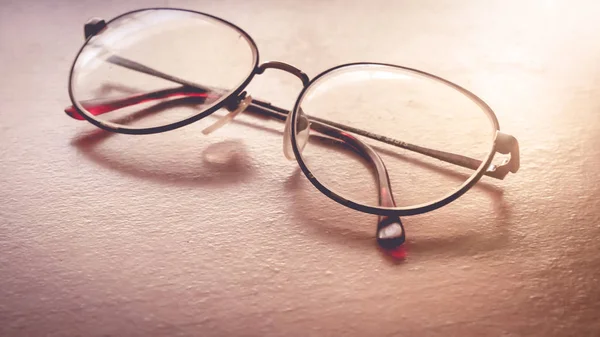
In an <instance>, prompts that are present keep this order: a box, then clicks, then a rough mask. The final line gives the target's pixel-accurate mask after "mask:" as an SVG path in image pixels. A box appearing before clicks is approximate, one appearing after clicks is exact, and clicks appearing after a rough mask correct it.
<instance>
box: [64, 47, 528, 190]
mask: <svg viewBox="0 0 600 337" xmlns="http://www.w3.org/2000/svg"><path fill="white" fill-rule="evenodd" d="M113 58H115V56H111V57H110V58H109V59H112V60H113V61H115V60H118V62H119V63H118V64H119V65H123V66H124V67H127V68H129V69H133V70H136V69H137V68H136V65H138V63H135V62H123V61H122V60H121V59H122V58H121V57H117V58H115V59H113ZM111 62H112V61H111ZM141 67H142V68H141V70H140V71H142V72H144V73H146V74H149V75H152V76H159V77H161V78H162V76H163V75H162V73H161V72H154V71H151V70H149V69H150V68H148V67H146V66H141ZM166 79H168V80H170V81H179V79H178V78H175V77H173V76H169V77H168V78H166ZM181 82H185V81H183V80H181ZM221 92H222V91H221ZM221 92H215V91H212V90H210V89H207V88H205V87H202V88H198V87H192V86H187V85H184V86H180V87H176V88H171V89H163V90H158V91H152V92H148V93H142V94H138V95H134V96H130V97H125V98H120V99H114V100H89V101H82V102H80V104H81V105H82V106H83V107H84V108H85V109H86V110H87V111H88V112H90V113H91V114H92V115H95V116H97V115H100V114H104V113H108V112H111V111H114V110H117V109H121V108H124V107H127V106H131V105H135V104H140V103H145V102H149V101H152V100H159V99H164V98H172V97H195V98H198V99H200V100H201V102H204V101H205V100H206V99H211V100H216V99H218V98H219V97H221V95H222V94H221ZM250 107H252V108H253V110H255V111H257V112H261V109H263V110H264V109H271V110H274V111H277V112H279V113H281V114H285V115H287V114H289V111H287V110H285V109H282V108H279V107H276V106H274V105H271V104H270V103H267V102H263V101H260V100H257V99H253V100H252V103H251V104H250ZM65 112H66V113H67V114H68V115H69V116H71V117H73V118H75V119H78V120H83V119H84V118H83V117H82V116H81V115H80V114H79V113H78V112H77V110H76V109H75V107H74V106H70V107H67V108H66V109H65ZM306 117H307V118H308V119H309V120H310V121H311V122H313V123H314V122H319V123H321V124H325V125H329V126H331V127H334V128H338V129H340V130H344V131H348V132H352V133H354V134H357V135H361V136H364V137H367V138H371V139H374V140H377V141H380V142H383V143H386V144H390V145H394V146H396V147H400V148H403V149H406V150H409V151H412V152H416V153H420V154H423V155H426V156H428V157H432V158H436V159H439V160H442V161H444V162H447V163H451V164H454V165H458V166H461V167H465V168H468V169H472V170H476V169H478V168H479V166H480V165H481V160H478V159H473V158H470V157H467V156H463V155H458V154H454V153H450V152H445V151H440V150H435V149H430V148H426V147H423V146H418V145H414V144H411V143H407V142H403V141H401V140H397V139H394V138H390V137H387V136H381V135H378V134H375V133H372V132H369V131H365V130H361V129H358V128H355V127H352V126H347V125H344V124H340V123H336V122H333V121H329V120H326V119H323V118H318V117H314V116H310V115H306ZM498 143H499V145H498V152H500V153H504V154H508V153H510V154H511V158H510V161H506V162H505V163H503V164H502V165H499V166H495V165H492V166H491V167H490V168H488V170H487V171H486V172H485V174H486V175H488V176H490V177H494V178H497V179H503V178H504V177H505V176H506V175H507V174H508V172H513V173H514V172H516V171H517V170H518V168H519V156H518V143H517V142H516V139H514V137H512V136H508V135H504V134H501V137H498Z"/></svg>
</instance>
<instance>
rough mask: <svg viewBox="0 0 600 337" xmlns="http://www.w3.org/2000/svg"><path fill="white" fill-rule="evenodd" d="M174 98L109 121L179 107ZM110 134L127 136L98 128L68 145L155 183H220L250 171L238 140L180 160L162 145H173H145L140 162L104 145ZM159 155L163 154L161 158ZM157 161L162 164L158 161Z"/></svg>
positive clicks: (241, 178)
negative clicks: (145, 151) (173, 158)
mask: <svg viewBox="0 0 600 337" xmlns="http://www.w3.org/2000/svg"><path fill="white" fill-rule="evenodd" d="M183 100H185V101H186V102H187V104H193V103H194V102H193V101H192V100H188V99H183ZM175 101H176V100H174V101H169V102H164V103H160V104H157V105H155V106H153V107H150V108H148V109H144V110H140V111H138V112H136V113H134V114H132V115H129V116H126V117H124V118H123V119H122V120H113V122H115V123H119V122H122V121H125V120H126V121H128V122H131V121H133V120H139V119H142V118H144V117H147V116H148V115H151V114H153V113H157V112H159V111H162V110H164V109H166V108H169V107H171V106H172V105H173V104H177V105H178V106H181V103H182V102H181V101H178V102H175ZM112 137H123V138H125V137H127V136H123V135H119V134H116V133H112V132H108V131H105V130H102V129H94V130H92V131H89V132H84V133H82V134H79V135H77V136H75V137H74V138H73V139H72V140H71V145H72V146H74V147H75V148H76V149H77V150H78V152H79V153H81V154H82V155H83V156H84V157H85V158H86V159H89V160H91V161H92V162H94V163H96V164H98V165H99V166H101V167H104V168H106V169H110V170H114V171H118V172H120V173H123V174H126V175H129V176H132V177H135V178H139V179H143V180H150V181H154V182H158V183H165V184H173V185H202V186H222V185H225V184H235V183H240V182H243V181H246V180H248V179H249V178H250V177H251V176H252V174H253V167H254V166H253V164H252V161H251V158H250V157H249V156H248V154H247V151H246V150H245V145H244V144H243V142H241V141H239V140H231V141H223V142H219V143H214V144H211V145H209V146H207V147H206V148H204V149H203V151H202V153H201V155H200V156H191V157H187V158H182V160H169V158H172V155H169V154H168V153H169V152H171V151H168V150H166V148H167V146H168V147H169V148H172V145H173V144H168V145H167V144H165V145H164V146H162V144H159V145H161V149H158V150H157V149H156V148H148V150H147V154H148V160H147V161H144V162H142V163H140V160H132V158H131V157H129V156H128V154H127V153H123V151H119V149H121V147H119V148H118V149H116V148H114V147H111V146H104V143H105V142H106V141H107V140H109V139H110V138H112ZM129 145H131V144H129ZM120 146H122V145H120ZM184 148H185V147H184ZM162 154H165V155H166V156H162V158H161V155H162ZM161 159H164V160H161ZM161 161H162V162H163V163H165V164H160V163H161Z"/></svg>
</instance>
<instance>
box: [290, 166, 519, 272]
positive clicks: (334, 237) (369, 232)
mask: <svg viewBox="0 0 600 337" xmlns="http://www.w3.org/2000/svg"><path fill="white" fill-rule="evenodd" d="M302 178H303V175H302V172H301V170H300V169H297V170H296V171H295V172H294V174H292V175H291V176H290V177H289V179H288V180H287V181H286V184H285V188H286V189H287V190H289V191H293V192H294V193H293V198H294V199H293V200H294V202H293V204H291V205H290V208H291V209H290V213H291V214H292V215H293V216H294V218H296V219H297V220H299V221H300V222H301V223H303V224H306V225H308V226H310V228H311V229H312V230H311V232H312V233H314V234H315V235H318V236H320V237H322V238H324V239H326V240H328V241H331V242H334V243H337V244H340V245H344V246H349V247H352V248H353V249H364V250H372V249H373V247H378V245H377V243H376V240H375V231H376V225H377V216H376V215H372V214H364V213H360V212H356V211H353V210H351V209H349V208H346V207H343V206H341V205H338V204H337V203H335V202H333V201H331V203H332V205H331V207H324V204H325V203H327V202H330V201H329V200H324V199H325V197H324V196H323V195H320V193H316V192H315V190H316V189H314V188H312V185H311V184H310V182H309V181H307V180H306V179H302ZM309 185H310V186H309ZM492 204H493V208H494V213H495V215H496V220H495V221H496V224H498V223H502V226H496V227H495V228H494V229H493V233H491V234H489V233H488V234H484V233H481V234H478V233H473V232H470V233H465V234H453V235H448V234H442V235H444V236H440V237H436V238H424V237H419V236H418V235H413V236H411V235H410V234H409V236H408V238H407V241H406V244H405V245H406V251H407V253H408V254H409V256H411V255H412V256H420V257H427V256H433V255H438V254H443V255H444V256H445V257H460V256H475V255H479V254H482V253H485V252H491V251H496V250H501V249H504V248H505V247H506V246H507V245H508V244H509V243H510V233H509V231H508V228H510V224H511V221H510V218H511V209H510V206H508V205H506V204H505V203H504V201H503V199H502V197H501V195H495V196H494V197H493V198H492ZM323 208H326V209H327V212H326V214H324V213H323V212H318V213H319V214H315V211H314V210H322V209H323ZM311 210H312V211H311ZM430 217H431V218H434V217H435V216H430ZM411 218H412V217H404V218H402V219H403V221H404V225H405V226H406V228H407V232H409V233H410V232H413V233H414V231H411V229H410V227H411V226H410V223H411V220H410V219H411ZM350 224H352V225H350ZM382 254H383V253H382ZM389 262H390V263H392V264H399V263H400V264H401V262H402V260H400V261H399V260H395V259H389Z"/></svg>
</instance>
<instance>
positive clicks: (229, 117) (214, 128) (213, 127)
mask: <svg viewBox="0 0 600 337" xmlns="http://www.w3.org/2000/svg"><path fill="white" fill-rule="evenodd" d="M250 103H252V96H247V97H246V98H244V99H243V100H242V101H241V102H240V103H239V104H238V106H237V107H236V108H235V110H229V113H228V114H227V115H225V116H223V117H222V118H221V119H219V120H218V121H216V122H214V123H213V124H211V125H209V126H207V127H206V128H205V129H204V130H202V133H203V134H205V135H208V134H211V133H213V132H215V131H217V130H218V129H220V128H222V127H223V126H225V125H226V124H228V123H229V122H231V121H232V120H233V119H234V118H235V116H237V115H238V114H239V113H240V112H242V111H244V110H246V108H247V107H248V105H250Z"/></svg>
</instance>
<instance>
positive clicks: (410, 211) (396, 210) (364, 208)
mask: <svg viewBox="0 0 600 337" xmlns="http://www.w3.org/2000/svg"><path fill="white" fill-rule="evenodd" d="M369 65H375V66H383V67H391V68H396V69H403V70H406V71H410V72H413V73H416V74H419V75H422V76H425V77H427V78H430V79H432V80H437V81H439V82H440V83H441V84H446V85H448V86H450V87H451V88H454V89H456V90H458V91H459V92H460V93H462V94H464V95H465V96H467V97H468V98H470V99H471V100H473V102H475V103H477V104H478V105H479V106H480V107H481V108H482V109H483V110H484V112H485V113H486V114H487V115H488V117H489V118H490V121H491V122H492V124H493V127H494V128H495V130H494V131H495V135H494V140H493V143H492V146H491V149H490V152H489V153H488V155H487V158H486V159H485V160H484V161H483V162H482V164H481V165H480V166H479V168H478V169H477V171H475V173H473V175H471V176H470V177H469V179H467V180H466V181H465V182H464V183H463V184H462V185H461V186H459V187H458V188H457V189H456V190H455V191H454V192H451V193H450V194H447V195H446V196H444V197H441V198H440V199H437V200H434V201H432V202H430V203H424V204H420V205H414V206H410V207H380V206H369V205H366V204H362V203H359V202H356V201H353V200H349V199H346V198H344V197H343V196H341V195H339V194H337V193H335V192H334V191H332V190H331V189H329V188H328V187H326V186H325V184H323V183H321V182H320V181H319V180H318V179H317V178H316V177H315V176H314V175H313V174H312V172H311V171H310V169H309V168H308V166H307V165H306V163H305V162H304V160H303V159H302V155H301V154H300V151H299V150H298V144H297V142H296V119H297V116H298V111H299V108H300V103H301V102H302V100H303V98H304V95H305V94H306V93H307V92H308V90H309V89H310V87H311V86H312V85H313V84H315V83H316V82H317V81H318V80H319V79H320V78H321V77H323V76H325V75H327V74H329V73H331V72H333V71H335V70H338V69H341V68H345V67H353V66H369ZM290 118H291V141H292V150H293V151H294V156H295V157H296V161H297V162H298V165H300V168H301V169H302V172H303V173H304V175H305V176H306V177H307V178H308V180H309V181H310V182H311V183H312V184H313V185H314V186H315V187H316V188H317V189H318V190H319V191H321V192H322V193H323V194H325V195H326V196H328V197H329V198H331V199H333V200H334V201H336V202H338V203H340V204H342V205H344V206H346V207H350V208H352V209H355V210H357V211H361V212H365V213H370V214H377V215H398V216H408V215H416V214H422V213H426V212H430V211H433V210H435V209H438V208H440V207H442V206H445V205H447V204H449V203H451V202H452V201H454V200H456V199H457V198H458V197H460V196H462V195H463V194H464V193H466V192H467V191H468V190H469V189H470V188H471V187H472V186H473V185H474V184H475V183H477V181H479V179H481V177H482V176H483V174H484V173H485V170H486V169H487V168H488V167H489V166H490V164H491V162H492V160H493V159H494V155H495V153H496V141H497V135H498V132H499V131H500V125H499V123H498V119H497V117H496V114H495V113H494V111H493V110H492V109H491V108H490V107H489V106H488V105H487V104H486V103H485V102H484V101H483V100H482V99H481V98H479V97H477V96H476V95H475V94H473V93H472V92H470V91H468V90H467V89H465V88H463V87H461V86H459V85H458V84H455V83H452V82H450V81H448V80H445V79H443V78H441V77H438V76H435V75H433V74H430V73H427V72H424V71H420V70H417V69H413V68H408V67H403V66H399V65H394V64H388V63H375V62H356V63H347V64H342V65H339V66H336V67H333V68H330V69H327V70H325V71H323V72H322V73H320V74H319V75H317V76H315V77H314V78H313V79H312V80H311V81H310V83H309V84H308V85H307V86H305V87H304V88H303V89H302V91H301V92H300V94H299V95H298V98H297V99H296V103H295V104H294V109H293V110H292V116H290Z"/></svg>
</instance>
